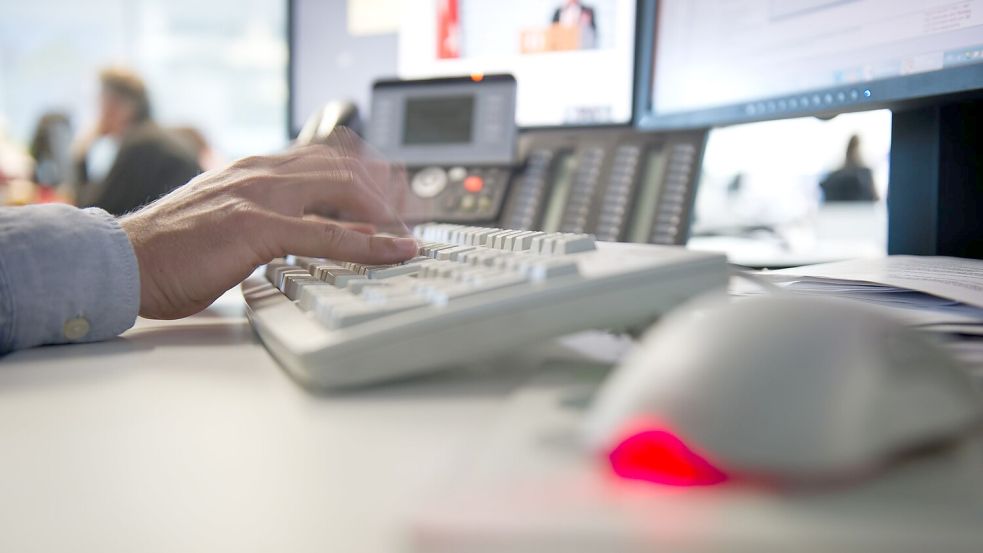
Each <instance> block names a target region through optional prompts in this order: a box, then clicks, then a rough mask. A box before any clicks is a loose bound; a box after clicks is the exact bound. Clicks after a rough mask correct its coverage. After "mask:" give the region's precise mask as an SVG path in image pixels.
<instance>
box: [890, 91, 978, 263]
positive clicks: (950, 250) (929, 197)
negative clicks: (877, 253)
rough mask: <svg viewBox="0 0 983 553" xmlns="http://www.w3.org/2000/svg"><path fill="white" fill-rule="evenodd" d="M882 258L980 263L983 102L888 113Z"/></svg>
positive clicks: (941, 105) (968, 102)
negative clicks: (887, 179) (942, 258)
mask: <svg viewBox="0 0 983 553" xmlns="http://www.w3.org/2000/svg"><path fill="white" fill-rule="evenodd" d="M887 205H888V253H889V254H913V255H947V256H955V257H969V258H976V259H983V100H979V99H977V100H973V101H966V102H953V103H948V104H938V105H933V106H928V107H918V108H913V109H907V110H897V111H895V112H894V118H893V125H892V130H891V175H890V188H889V191H888V198H887Z"/></svg>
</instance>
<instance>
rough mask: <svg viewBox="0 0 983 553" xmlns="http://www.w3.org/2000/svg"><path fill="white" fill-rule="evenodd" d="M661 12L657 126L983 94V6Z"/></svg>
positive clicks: (692, 1) (804, 0) (851, 2)
mask: <svg viewBox="0 0 983 553" xmlns="http://www.w3.org/2000/svg"><path fill="white" fill-rule="evenodd" d="M654 4H657V6H656V7H655V8H654V9H653V10H652V12H653V13H651V14H647V15H648V16H651V17H652V19H650V20H648V23H646V24H648V25H649V26H650V27H652V26H654V27H655V28H654V50H653V55H652V59H651V69H652V79H651V86H650V90H648V91H646V92H647V93H646V101H647V102H648V105H647V106H646V107H647V109H644V110H643V111H645V112H646V114H647V115H646V117H644V118H643V119H645V120H646V121H648V122H649V123H652V124H654V125H655V126H659V124H663V125H664V126H673V125H687V124H699V123H709V124H716V123H720V122H732V121H733V122H736V121H743V120H755V119H771V118H777V117H788V116H794V115H802V114H808V113H816V112H838V111H849V110H855V109H867V107H866V106H865V104H868V105H869V107H875V106H878V105H886V104H885V103H888V102H892V101H896V100H904V99H908V98H915V97H919V96H929V95H936V94H944V93H952V92H959V91H964V90H972V89H975V88H983V0H958V1H953V0H659V1H658V2H655V3H654ZM646 9H650V8H649V7H647V8H646Z"/></svg>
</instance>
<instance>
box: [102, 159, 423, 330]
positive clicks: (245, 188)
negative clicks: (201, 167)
mask: <svg viewBox="0 0 983 553" xmlns="http://www.w3.org/2000/svg"><path fill="white" fill-rule="evenodd" d="M396 189H399V187H398V183H394V182H393V181H392V180H391V174H388V172H387V175H385V176H384V177H383V176H380V171H379V164H378V162H377V161H374V162H373V163H372V167H371V169H370V170H369V171H367V170H366V160H364V159H360V157H359V156H352V155H351V152H348V151H341V150H338V149H335V148H331V147H330V146H305V147H302V148H296V149H293V150H289V151H287V152H284V153H282V154H277V155H272V156H261V157H250V158H246V159H242V160H240V161H237V162H235V163H233V164H232V165H231V166H229V167H226V168H225V169H222V170H218V171H212V172H208V173H203V174H201V175H199V176H198V177H196V178H195V179H194V180H192V181H191V182H189V183H188V184H187V185H185V186H183V187H181V188H179V189H177V190H175V191H174V192H172V193H171V194H168V195H167V196H164V197H163V198H161V199H160V200H158V201H156V202H154V203H152V204H150V205H148V206H147V207H145V208H143V209H141V210H140V211H137V212H135V213H132V214H130V215H126V216H125V217H123V218H122V219H121V220H120V224H121V225H122V227H123V230H125V231H126V233H127V234H128V235H129V238H130V242H131V243H132V244H133V249H134V251H135V252H136V257H137V262H138V263H139V266H140V314H141V315H142V316H144V317H150V318H158V319H173V318H178V317H184V316H187V315H191V314H193V313H197V312H198V311H200V310H202V309H204V308H205V307H207V306H208V305H209V304H211V302H212V301H214V300H215V298H217V297H218V296H220V295H221V294H222V293H223V292H225V291H226V290H228V289H229V288H231V287H233V286H235V285H236V284H237V283H239V282H240V281H242V279H244V278H245V277H247V276H248V275H249V274H250V273H251V272H252V271H253V270H254V269H255V268H256V267H258V266H259V265H262V264H264V263H267V262H268V261H270V260H271V259H273V258H275V257H280V256H283V255H287V254H296V255H304V256H311V257H328V258H332V259H339V260H348V261H356V262H359V263H366V264H387V263H396V262H399V261H403V260H405V259H408V258H410V257H412V256H413V255H415V253H416V251H417V249H416V248H417V246H416V242H415V241H414V240H413V239H412V238H389V237H383V236H375V235H372V234H370V233H371V232H373V231H374V228H375V226H374V225H380V226H382V225H390V224H392V223H397V222H398V219H397V218H396V217H395V215H394V214H393V213H392V208H391V207H390V205H389V202H390V197H389V192H390V191H391V190H396ZM339 214H344V215H345V216H346V217H351V218H355V219H357V220H360V221H367V222H369V223H370V224H369V225H365V224H361V225H355V224H352V225H349V224H344V223H337V222H334V221H331V220H328V219H324V218H321V217H320V216H318V215H326V216H332V215H335V216H337V215H339Z"/></svg>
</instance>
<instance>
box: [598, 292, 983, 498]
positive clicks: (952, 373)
mask: <svg viewBox="0 0 983 553" xmlns="http://www.w3.org/2000/svg"><path fill="white" fill-rule="evenodd" d="M981 421H983V401H981V395H980V394H979V393H978V391H976V390H975V388H974V386H973V384H972V382H971V380H970V377H969V375H968V374H967V372H965V370H964V369H962V368H961V367H960V366H959V365H958V364H957V363H956V361H955V360H954V359H952V358H951V357H950V356H949V355H948V354H947V353H946V352H945V351H944V350H942V349H941V348H940V347H939V346H938V345H936V344H935V343H934V342H933V341H932V340H931V339H930V337H928V336H926V335H924V334H922V333H919V332H917V331H915V330H913V329H911V328H908V327H906V326H904V325H903V324H901V323H900V322H898V321H896V320H895V319H894V318H892V317H889V316H888V315H887V314H885V313H883V312H881V311H878V310H875V309H874V308H873V307H867V306H864V305H861V304H858V303H857V302H848V301H845V300H828V299H818V298H806V297H794V296H771V297H762V298H755V299H748V300H742V301H738V302H733V303H726V302H718V303H716V304H714V305H713V306H711V307H707V306H706V305H705V304H704V305H702V306H701V307H699V308H696V309H692V308H691V309H684V310H681V311H677V312H676V314H673V315H671V316H669V317H668V318H666V319H665V320H664V321H663V322H661V323H660V324H658V325H656V326H655V327H654V328H653V329H652V330H650V331H649V333H648V334H646V335H645V336H644V337H643V339H642V341H641V343H640V345H639V346H638V347H637V348H636V349H635V350H634V351H633V352H632V353H630V354H629V355H628V357H627V358H626V359H625V361H624V362H623V364H622V365H620V366H619V367H618V368H617V369H615V371H614V372H613V373H612V374H611V376H610V377H609V379H608V380H607V381H606V382H605V383H604V385H603V386H602V388H601V389H600V391H599V393H598V395H597V396H596V399H595V401H594V403H593V404H592V406H591V408H590V411H589V412H588V417H587V420H586V426H585V429H584V430H585V438H586V440H587V443H588V445H589V446H590V447H591V448H593V449H594V450H595V451H597V452H600V453H604V454H606V455H609V456H610V459H611V460H612V463H614V462H618V463H621V464H623V465H626V466H625V467H621V468H622V469H623V470H627V471H629V472H631V471H641V472H640V475H641V476H640V477H641V478H643V479H650V480H654V481H660V482H664V483H670V484H672V483H681V484H686V483H690V484H693V483H696V484H700V483H704V484H705V483H715V482H719V481H722V480H726V479H729V478H734V477H749V478H763V479H770V480H777V481H785V480H793V481H794V480H807V481H808V480H819V481H821V480H824V479H837V478H850V477H852V476H857V475H863V474H866V473H868V472H871V471H873V470H875V469H877V468H878V467H880V466H883V465H885V464H886V463H888V462H889V461H891V460H892V459H894V458H897V456H898V455H901V454H904V453H905V452H908V451H911V450H913V449H914V448H918V447H919V446H923V445H926V444H930V443H935V442H938V441H944V440H946V439H951V438H954V437H959V436H962V435H965V434H967V433H971V432H974V431H976V430H978V429H979V428H980V423H981ZM653 456H655V457H660V459H653V458H652V457H653ZM662 457H665V459H661V458H662ZM653 461H654V464H653ZM627 465H631V466H627ZM653 467H654V468H653ZM660 467H665V470H668V471H669V474H667V475H666V478H661V477H660V476H659V475H658V474H655V477H654V478H650V477H648V476H652V475H651V474H649V475H648V476H646V471H648V472H651V471H653V470H655V471H660V470H663V468H660ZM615 468H616V471H617V470H618V467H615ZM627 476H629V477H631V476H632V475H631V474H628V475H627Z"/></svg>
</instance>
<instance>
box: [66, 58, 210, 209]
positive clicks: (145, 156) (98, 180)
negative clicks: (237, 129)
mask: <svg viewBox="0 0 983 553" xmlns="http://www.w3.org/2000/svg"><path fill="white" fill-rule="evenodd" d="M99 81H100V85H101V90H100V97H99V121H98V124H97V127H96V129H95V131H94V132H93V133H92V134H91V135H90V136H88V137H86V138H85V139H83V141H82V144H81V147H80V151H79V154H78V157H79V159H78V161H77V166H78V180H79V182H78V187H77V192H76V194H77V198H76V201H77V203H78V205H79V206H82V207H99V208H102V209H104V210H106V211H108V212H109V213H112V214H114V215H122V214H124V213H127V212H129V211H133V210H134V209H136V208H138V207H140V206H142V205H145V204H147V203H149V202H151V201H153V200H155V199H157V198H159V197H160V196H163V195H164V194H166V193H168V192H170V191H171V190H174V189H175V188H177V187H179V186H181V185H182V184H184V183H186V182H188V181H189V180H191V179H192V178H194V176H195V175H197V174H198V173H200V172H201V168H200V167H199V165H198V161H197V159H196V156H195V154H194V153H192V152H190V151H189V150H188V149H187V148H185V147H184V146H182V145H181V143H180V142H179V141H178V140H177V139H175V138H174V137H173V136H171V135H170V134H168V133H167V132H165V131H164V130H163V129H161V128H160V127H158V126H157V124H156V123H154V121H153V119H152V118H151V106H150V98H149V96H148V94H147V88H146V85H145V84H144V82H143V80H142V79H141V78H140V77H139V76H138V75H137V74H135V73H133V72H131V71H129V70H126V69H121V68H111V69H106V70H103V71H102V72H101V73H100V74H99Z"/></svg>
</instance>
